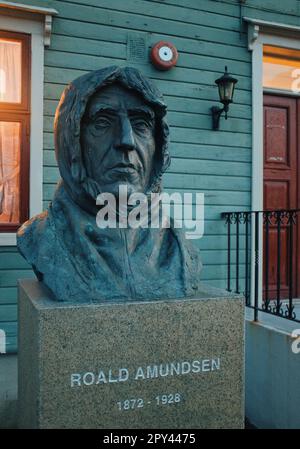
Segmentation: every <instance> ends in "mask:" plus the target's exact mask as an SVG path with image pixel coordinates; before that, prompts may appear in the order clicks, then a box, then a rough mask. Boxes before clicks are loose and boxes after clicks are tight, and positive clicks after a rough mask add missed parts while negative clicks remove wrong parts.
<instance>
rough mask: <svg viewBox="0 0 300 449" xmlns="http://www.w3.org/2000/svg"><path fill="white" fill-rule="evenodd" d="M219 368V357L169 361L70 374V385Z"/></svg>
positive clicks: (194, 372)
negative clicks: (132, 367)
mask: <svg viewBox="0 0 300 449" xmlns="http://www.w3.org/2000/svg"><path fill="white" fill-rule="evenodd" d="M220 368H221V360H220V357H217V358H212V359H201V360H193V361H183V362H171V363H161V364H157V365H156V364H153V365H148V366H139V367H138V368H136V369H131V370H130V369H128V368H116V369H106V370H104V369H103V370H102V369H100V370H95V371H87V372H81V373H78V372H77V373H72V374H71V379H70V380H71V387H76V386H78V387H80V386H89V385H103V384H107V383H115V382H126V381H128V380H147V379H155V378H159V377H168V376H182V375H185V374H199V373H206V372H210V371H217V370H220Z"/></svg>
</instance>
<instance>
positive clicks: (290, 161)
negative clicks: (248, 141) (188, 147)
mask: <svg viewBox="0 0 300 449" xmlns="http://www.w3.org/2000/svg"><path fill="white" fill-rule="evenodd" d="M298 102H299V99H296V98H291V97H284V96H278V95H264V198H263V200H264V210H280V209H296V208H297V207H299V204H298V202H299V201H298V200H299V195H298V169H297V166H298V142H297V116H298V114H297V107H298ZM277 223H278V220H277ZM279 229H280V232H279ZM278 234H279V235H278ZM294 235H295V237H294V240H293V242H294V244H295V245H296V246H297V245H298V240H299V239H297V232H296V229H295V232H294ZM267 244H268V251H267V247H266V245H267ZM278 247H279V248H280V262H279V260H278ZM267 253H268V254H267ZM297 253H298V251H297V248H295V250H294V251H293V256H292V261H293V262H292V265H293V268H292V269H293V280H294V282H293V295H294V296H296V294H297V285H296V282H295V281H296V279H295V276H296V273H297V270H296V264H297V259H296V257H297ZM267 257H268V273H266V266H267V265H266V264H267ZM290 264H291V262H290V257H289V226H288V224H287V220H283V222H282V223H281V225H280V227H278V224H276V217H273V218H272V219H271V220H270V224H269V239H268V243H267V239H266V226H264V296H265V295H266V274H267V276H268V298H269V299H275V298H276V297H277V286H278V284H279V285H280V298H281V299H285V298H288V295H289V267H290ZM278 265H279V266H280V272H279V277H278V271H277V268H278Z"/></svg>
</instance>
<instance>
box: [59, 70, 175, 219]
mask: <svg viewBox="0 0 300 449" xmlns="http://www.w3.org/2000/svg"><path fill="white" fill-rule="evenodd" d="M113 83H120V84H121V85H122V86H124V87H126V88H127V89H129V90H134V91H135V92H137V93H138V94H140V95H141V96H142V97H143V99H144V100H145V102H146V103H148V104H149V106H150V107H151V108H152V109H153V110H154V113H155V126H156V130H155V135H156V154H155V164H154V171H153V173H152V178H151V185H150V188H149V190H148V192H145V193H150V192H158V191H160V185H161V177H162V174H163V173H164V171H165V170H166V169H167V168H168V166H169V165H170V154H169V152H168V137H169V128H168V125H167V122H166V121H165V118H164V117H165V115H166V110H167V106H166V104H165V103H164V100H163V96H162V94H161V93H160V92H159V91H158V89H157V88H156V87H155V86H154V85H153V84H152V83H151V82H150V81H149V80H148V79H146V78H145V77H144V76H143V75H142V74H141V73H140V72H139V71H138V70H136V69H134V68H131V67H117V66H111V67H107V68H105V69H100V70H96V71H94V72H90V73H88V74H86V75H83V76H81V77H80V78H77V79H76V80H75V81H73V82H72V83H71V84H70V85H69V86H68V87H67V88H66V89H65V90H64V92H63V94H62V97H61V100H60V102H59V105H58V107H57V110H56V114H55V124H54V137H55V153H56V159H57V163H58V167H59V171H60V174H61V177H62V179H63V182H64V186H65V188H66V190H67V191H68V193H69V195H70V196H71V197H72V199H73V200H74V201H75V202H76V203H77V204H79V205H80V206H81V207H82V208H84V209H86V210H89V211H91V212H92V211H93V212H96V206H95V204H96V203H95V200H96V197H97V195H98V194H99V193H101V188H100V186H99V185H98V184H97V182H96V181H95V180H93V179H92V178H90V177H88V175H87V172H86V169H85V166H84V163H83V155H82V150H81V142H80V134H81V121H82V118H83V116H84V113H85V110H86V107H87V104H88V101H89V100H90V98H91V97H92V96H93V95H94V94H95V93H96V92H97V91H98V90H101V88H103V87H105V86H108V85H110V84H113Z"/></svg>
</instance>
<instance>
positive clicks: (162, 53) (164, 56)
mask: <svg viewBox="0 0 300 449" xmlns="http://www.w3.org/2000/svg"><path fill="white" fill-rule="evenodd" d="M150 57H151V61H152V63H153V65H154V66H155V67H156V68H157V69H159V70H169V69H171V68H172V67H174V65H176V62H177V59H178V52H177V49H176V47H174V45H173V44H171V43H170V42H165V41H159V42H157V44H155V45H154V46H153V47H152V50H151V54H150Z"/></svg>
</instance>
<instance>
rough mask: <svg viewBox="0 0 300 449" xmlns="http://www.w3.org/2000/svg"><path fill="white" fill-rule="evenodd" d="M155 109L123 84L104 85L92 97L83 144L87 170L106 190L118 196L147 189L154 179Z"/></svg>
mask: <svg viewBox="0 0 300 449" xmlns="http://www.w3.org/2000/svg"><path fill="white" fill-rule="evenodd" d="M154 132H155V116H154V111H153V110H152V109H151V107H150V106H148V105H147V104H146V103H145V102H144V100H143V98H142V97H141V96H139V95H138V94H137V93H135V92H132V91H130V90H128V89H126V88H124V87H122V86H121V85H119V84H112V85H111V86H107V87H105V88H103V89H101V90H100V91H99V92H98V93H96V94H95V95H94V96H93V97H92V98H91V99H90V101H89V103H88V105H87V109H86V112H85V116H84V119H83V126H82V135H81V147H82V152H83V159H84V164H85V167H86V170H87V174H88V176H89V177H90V178H93V179H94V180H95V181H97V182H98V184H99V185H100V187H101V191H102V192H109V193H113V194H114V195H115V196H116V197H117V196H118V191H119V185H121V184H127V187H128V194H131V193H134V192H144V191H145V190H146V189H147V187H148V186H149V183H150V177H151V172H152V167H153V160H154V153H155V136H154Z"/></svg>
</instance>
